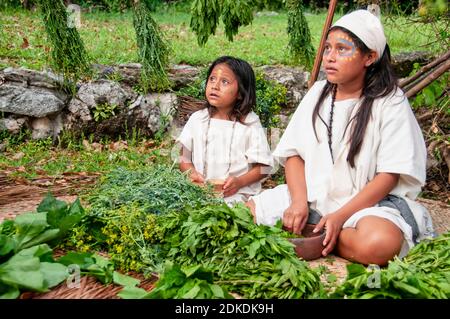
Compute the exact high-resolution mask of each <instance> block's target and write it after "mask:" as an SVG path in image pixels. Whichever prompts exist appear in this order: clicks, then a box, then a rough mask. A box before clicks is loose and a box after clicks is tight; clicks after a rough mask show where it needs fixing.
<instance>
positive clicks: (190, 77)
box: [169, 64, 200, 90]
mask: <svg viewBox="0 0 450 319" xmlns="http://www.w3.org/2000/svg"><path fill="white" fill-rule="evenodd" d="M199 75H200V69H199V68H197V67H194V66H191V65H185V64H180V65H173V66H172V67H171V68H170V70H169V80H170V81H172V82H173V87H172V88H173V89H174V90H178V89H180V88H182V87H185V86H188V85H189V84H191V83H193V82H194V81H196V80H197V79H198V77H199Z"/></svg>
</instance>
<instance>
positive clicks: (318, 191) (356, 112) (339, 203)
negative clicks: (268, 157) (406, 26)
mask: <svg viewBox="0 0 450 319" xmlns="http://www.w3.org/2000/svg"><path fill="white" fill-rule="evenodd" d="M322 64H323V68H324V70H325V73H326V76H327V79H326V80H325V81H319V82H316V83H315V85H314V86H313V87H312V88H311V89H310V91H309V92H308V93H307V95H306V96H305V97H304V99H303V100H302V102H301V103H300V105H299V107H298V108H297V110H296V111H295V113H294V115H293V117H292V120H291V122H290V123H289V125H288V127H287V128H286V131H285V132H284V134H283V136H282V138H281V140H280V143H279V145H278V146H277V148H276V149H275V151H274V153H273V154H274V156H275V157H276V158H277V159H278V160H279V161H280V162H281V164H283V165H284V167H285V173H286V182H287V185H280V186H278V187H276V188H274V189H271V190H267V191H265V192H263V193H261V194H260V195H257V196H254V197H252V199H251V200H250V201H249V202H248V206H249V207H250V208H251V210H252V213H253V214H254V216H255V219H256V222H258V223H261V224H269V225H272V224H274V223H275V222H276V220H277V219H280V218H282V219H283V224H284V226H285V227H286V228H287V229H289V230H291V231H293V232H295V233H299V232H300V231H301V230H302V229H303V227H304V226H305V224H306V223H307V222H308V223H315V224H317V225H316V228H315V231H316V232H317V231H319V230H321V229H322V228H325V229H326V238H325V239H324V242H323V252H322V254H323V255H324V256H326V255H327V254H329V253H330V252H331V251H333V250H335V252H336V253H337V254H339V255H340V256H342V257H344V258H347V259H350V260H353V261H357V262H360V263H363V264H371V263H374V264H379V265H385V264H386V263H387V262H388V261H389V260H390V259H392V258H393V257H394V256H395V255H400V256H403V255H405V254H406V253H407V252H408V250H409V249H410V248H411V247H412V246H413V245H414V244H415V243H416V242H418V241H419V240H420V239H422V238H424V237H427V236H431V235H432V234H433V228H432V224H431V219H430V216H429V214H428V212H427V211H426V209H425V208H424V207H422V206H421V205H419V204H418V203H417V202H415V201H414V200H415V198H416V197H417V195H418V194H419V192H420V190H421V186H422V185H424V182H425V161H426V148H425V143H424V139H423V136H422V133H421V130H420V128H419V125H418V124H417V121H416V119H415V117H414V114H413V112H412V110H411V108H410V105H409V103H408V100H407V98H406V97H405V96H404V94H403V92H402V91H401V90H400V89H399V88H398V86H397V80H396V78H395V76H394V74H393V70H392V67H391V64H390V54H389V47H388V45H387V44H386V38H385V35H384V31H383V27H382V25H381V23H380V21H379V20H378V18H376V17H375V16H374V15H372V14H371V13H370V12H368V11H366V10H358V11H354V12H352V13H350V14H347V15H345V16H343V17H342V18H341V19H339V20H338V21H337V22H336V23H335V24H334V25H333V26H332V27H331V28H330V30H329V32H328V36H327V40H326V45H325V51H324V54H323V59H322Z"/></svg>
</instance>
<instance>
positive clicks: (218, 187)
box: [206, 179, 225, 193]
mask: <svg viewBox="0 0 450 319" xmlns="http://www.w3.org/2000/svg"><path fill="white" fill-rule="evenodd" d="M206 182H207V183H209V184H211V185H213V187H214V191H215V192H216V193H222V192H223V185H225V180H223V179H209V180H207V181H206Z"/></svg>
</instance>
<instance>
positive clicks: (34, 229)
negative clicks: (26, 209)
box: [15, 213, 49, 251]
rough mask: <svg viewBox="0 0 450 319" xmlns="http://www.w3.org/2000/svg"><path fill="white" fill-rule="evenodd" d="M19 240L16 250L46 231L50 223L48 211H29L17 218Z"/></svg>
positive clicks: (17, 239)
mask: <svg viewBox="0 0 450 319" xmlns="http://www.w3.org/2000/svg"><path fill="white" fill-rule="evenodd" d="M15 226H16V229H17V231H16V236H15V239H16V241H17V246H16V251H18V250H20V249H21V248H22V245H25V244H26V243H27V242H28V241H30V240H31V239H33V238H34V237H36V236H37V235H38V234H39V233H41V232H42V231H44V229H45V228H47V227H48V226H49V225H48V223H47V214H46V213H27V214H23V215H19V216H17V217H16V219H15Z"/></svg>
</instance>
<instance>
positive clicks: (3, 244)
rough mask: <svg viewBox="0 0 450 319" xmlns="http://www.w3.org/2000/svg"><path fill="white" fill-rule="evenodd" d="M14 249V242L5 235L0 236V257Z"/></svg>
mask: <svg viewBox="0 0 450 319" xmlns="http://www.w3.org/2000/svg"><path fill="white" fill-rule="evenodd" d="M15 247H16V241H15V240H13V239H12V238H10V237H8V236H6V235H0V256H5V255H7V254H8V253H10V252H11V251H13V250H14V249H15Z"/></svg>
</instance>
